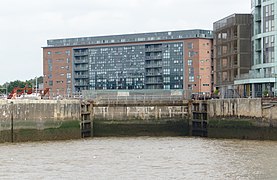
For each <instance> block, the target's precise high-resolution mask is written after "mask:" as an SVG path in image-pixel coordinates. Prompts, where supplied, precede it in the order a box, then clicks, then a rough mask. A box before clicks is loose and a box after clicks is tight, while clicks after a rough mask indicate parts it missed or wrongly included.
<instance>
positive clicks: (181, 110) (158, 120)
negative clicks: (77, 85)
mask: <svg viewBox="0 0 277 180" xmlns="http://www.w3.org/2000/svg"><path fill="white" fill-rule="evenodd" d="M187 116H188V112H187V106H185V105H183V106H181V105H177V106H172V105H169V106H168V105H149V106H146V105H135V106H134V105H132V104H125V105H124V104H122V105H112V106H110V105H106V106H104V105H94V107H93V113H92V118H93V123H94V130H93V132H94V135H95V136H137V135H151V136H176V135H177V136H178V135H188V132H189V130H188V118H187Z"/></svg>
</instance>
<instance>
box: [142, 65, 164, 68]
mask: <svg viewBox="0 0 277 180" xmlns="http://www.w3.org/2000/svg"><path fill="white" fill-rule="evenodd" d="M145 67H146V68H162V67H163V65H162V64H146V65H145Z"/></svg>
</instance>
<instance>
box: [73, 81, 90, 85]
mask: <svg viewBox="0 0 277 180" xmlns="http://www.w3.org/2000/svg"><path fill="white" fill-rule="evenodd" d="M75 86H89V84H88V83H84V82H75Z"/></svg>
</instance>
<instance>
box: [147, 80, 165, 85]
mask: <svg viewBox="0 0 277 180" xmlns="http://www.w3.org/2000/svg"><path fill="white" fill-rule="evenodd" d="M145 84H163V81H146V82H145Z"/></svg>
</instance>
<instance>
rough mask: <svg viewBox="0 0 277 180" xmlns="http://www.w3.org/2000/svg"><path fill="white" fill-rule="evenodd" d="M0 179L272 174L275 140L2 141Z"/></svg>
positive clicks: (275, 174)
mask: <svg viewBox="0 0 277 180" xmlns="http://www.w3.org/2000/svg"><path fill="white" fill-rule="evenodd" d="M0 179H151V180H153V179H220V180H221V179H277V142H275V141H246V140H224V139H205V138H190V137H124V138H120V137H115V138H92V139H86V140H72V141H54V142H53V141H51V142H30V143H15V144H9V143H4V144H0Z"/></svg>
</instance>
